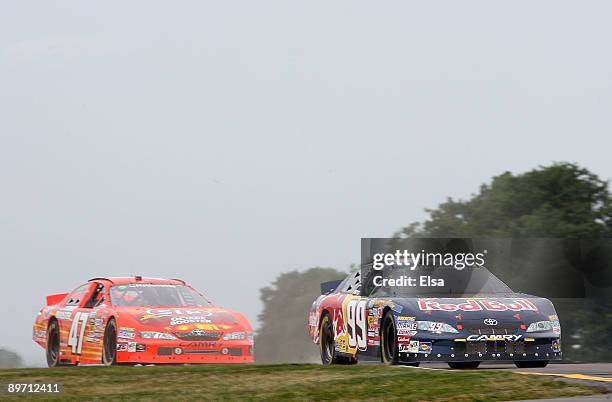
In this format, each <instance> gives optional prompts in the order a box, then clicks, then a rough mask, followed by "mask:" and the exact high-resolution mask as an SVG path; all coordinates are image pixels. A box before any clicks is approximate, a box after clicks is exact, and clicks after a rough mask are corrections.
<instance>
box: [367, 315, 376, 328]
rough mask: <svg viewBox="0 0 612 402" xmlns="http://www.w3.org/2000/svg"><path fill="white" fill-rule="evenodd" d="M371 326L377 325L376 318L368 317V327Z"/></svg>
mask: <svg viewBox="0 0 612 402" xmlns="http://www.w3.org/2000/svg"><path fill="white" fill-rule="evenodd" d="M372 324H378V317H372V316H369V317H368V325H369V326H371V325H372Z"/></svg>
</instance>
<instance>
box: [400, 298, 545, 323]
mask: <svg viewBox="0 0 612 402" xmlns="http://www.w3.org/2000/svg"><path fill="white" fill-rule="evenodd" d="M392 302H393V311H394V312H395V313H396V314H398V315H407V316H414V317H416V319H417V320H424V321H440V322H447V323H448V322H456V321H463V322H466V321H476V320H478V321H482V319H483V318H495V319H496V320H498V321H500V322H507V321H517V320H518V321H521V322H524V323H531V322H535V321H539V320H548V319H549V316H551V315H554V314H555V309H554V307H553V305H552V303H551V302H550V301H549V300H548V299H544V298H541V297H536V296H531V295H527V294H520V293H512V294H504V295H496V296H495V297H492V296H491V295H474V296H473V297H469V298H464V297H461V298H393V299H392Z"/></svg>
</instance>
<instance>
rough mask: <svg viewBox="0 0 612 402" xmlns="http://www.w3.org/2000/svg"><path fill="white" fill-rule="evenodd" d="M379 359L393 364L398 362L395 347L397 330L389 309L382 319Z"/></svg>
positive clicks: (397, 350)
mask: <svg viewBox="0 0 612 402" xmlns="http://www.w3.org/2000/svg"><path fill="white" fill-rule="evenodd" d="M380 359H381V361H382V362H383V363H385V364H388V365H391V366H394V365H396V364H398V363H399V349H398V347H397V331H396V329H395V320H394V319H393V314H392V313H391V310H389V311H387V313H386V314H385V316H384V317H383V320H382V328H381V331H380Z"/></svg>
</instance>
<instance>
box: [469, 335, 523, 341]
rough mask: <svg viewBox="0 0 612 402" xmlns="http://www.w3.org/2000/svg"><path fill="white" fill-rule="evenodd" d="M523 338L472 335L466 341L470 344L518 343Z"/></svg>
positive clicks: (517, 336) (520, 336)
mask: <svg viewBox="0 0 612 402" xmlns="http://www.w3.org/2000/svg"><path fill="white" fill-rule="evenodd" d="M522 337H523V335H470V336H468V337H467V338H466V339H467V340H468V341H470V342H480V341H507V342H516V341H518V340H519V339H521V338H522Z"/></svg>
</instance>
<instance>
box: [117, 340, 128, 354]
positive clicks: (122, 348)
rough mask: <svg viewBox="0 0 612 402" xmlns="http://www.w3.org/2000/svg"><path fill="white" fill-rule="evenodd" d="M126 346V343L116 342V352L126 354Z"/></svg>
mask: <svg viewBox="0 0 612 402" xmlns="http://www.w3.org/2000/svg"><path fill="white" fill-rule="evenodd" d="M127 350H128V344H127V342H117V352H127Z"/></svg>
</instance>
